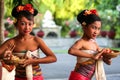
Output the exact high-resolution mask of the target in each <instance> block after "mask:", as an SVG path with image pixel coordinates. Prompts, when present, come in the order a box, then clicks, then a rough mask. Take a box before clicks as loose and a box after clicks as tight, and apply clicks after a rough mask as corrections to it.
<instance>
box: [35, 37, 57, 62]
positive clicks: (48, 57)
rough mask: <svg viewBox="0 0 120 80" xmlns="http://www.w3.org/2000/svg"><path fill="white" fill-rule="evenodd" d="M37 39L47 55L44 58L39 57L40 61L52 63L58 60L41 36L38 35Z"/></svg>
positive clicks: (38, 60)
mask: <svg viewBox="0 0 120 80" xmlns="http://www.w3.org/2000/svg"><path fill="white" fill-rule="evenodd" d="M36 41H37V42H38V44H39V48H40V49H41V50H42V52H43V53H44V54H45V55H46V56H45V57H43V58H39V59H37V62H38V63H52V62H56V61H57V58H56V56H55V55H54V53H53V52H52V51H51V50H50V48H48V46H47V45H46V44H45V43H44V41H43V40H42V39H41V38H38V37H36Z"/></svg>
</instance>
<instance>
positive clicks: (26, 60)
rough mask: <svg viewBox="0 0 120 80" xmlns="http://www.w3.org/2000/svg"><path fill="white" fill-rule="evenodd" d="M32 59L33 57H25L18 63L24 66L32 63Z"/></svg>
mask: <svg viewBox="0 0 120 80" xmlns="http://www.w3.org/2000/svg"><path fill="white" fill-rule="evenodd" d="M33 61H34V59H32V58H27V59H24V60H22V61H21V62H20V63H19V64H21V65H22V67H26V66H27V65H30V64H32V63H34V62H33Z"/></svg>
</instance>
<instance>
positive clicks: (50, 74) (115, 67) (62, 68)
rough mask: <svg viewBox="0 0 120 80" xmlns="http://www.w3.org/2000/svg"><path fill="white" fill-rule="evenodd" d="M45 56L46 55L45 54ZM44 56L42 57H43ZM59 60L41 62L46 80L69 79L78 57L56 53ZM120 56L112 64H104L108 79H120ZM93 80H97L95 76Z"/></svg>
mask: <svg viewBox="0 0 120 80" xmlns="http://www.w3.org/2000/svg"><path fill="white" fill-rule="evenodd" d="M43 56H44V55H43ZM43 56H42V57H43ZM56 56H57V62H55V63H51V64H41V68H42V72H43V76H44V78H45V80H68V77H69V74H70V72H71V71H72V70H73V69H74V66H75V63H76V58H75V57H74V56H72V55H69V54H67V53H65V54H59V53H58V54H56ZM119 61H120V57H119V56H118V57H117V58H114V59H112V64H111V65H106V64H104V68H105V72H106V76H107V80H120V63H119ZM93 80H95V79H94V78H93Z"/></svg>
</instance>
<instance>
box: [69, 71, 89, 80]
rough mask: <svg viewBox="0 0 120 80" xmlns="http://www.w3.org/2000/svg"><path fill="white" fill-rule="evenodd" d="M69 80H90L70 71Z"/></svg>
mask: <svg viewBox="0 0 120 80" xmlns="http://www.w3.org/2000/svg"><path fill="white" fill-rule="evenodd" d="M69 80H90V79H89V78H87V77H85V76H83V75H81V74H80V73H77V72H75V71H72V72H71V74H70V77H69Z"/></svg>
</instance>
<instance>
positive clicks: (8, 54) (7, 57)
mask: <svg viewBox="0 0 120 80" xmlns="http://www.w3.org/2000/svg"><path fill="white" fill-rule="evenodd" d="M14 47H15V45H10V46H9V47H8V48H7V50H6V51H5V53H4V58H3V59H4V60H10V59H11V57H12V51H13V49H14Z"/></svg>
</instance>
